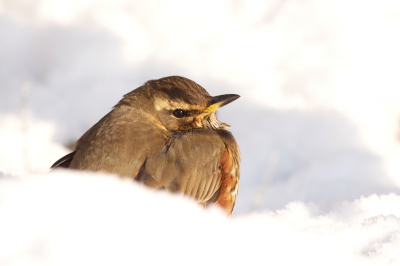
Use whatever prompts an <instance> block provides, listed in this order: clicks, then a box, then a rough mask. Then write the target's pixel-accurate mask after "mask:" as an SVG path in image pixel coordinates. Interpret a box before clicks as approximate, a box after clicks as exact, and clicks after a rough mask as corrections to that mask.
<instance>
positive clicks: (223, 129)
mask: <svg viewBox="0 0 400 266" xmlns="http://www.w3.org/2000/svg"><path fill="white" fill-rule="evenodd" d="M237 98H239V96H238V95H233V94H229V95H220V96H215V97H211V96H210V95H209V94H208V93H207V91H206V90H204V88H202V87H201V86H200V85H198V84H196V83H195V82H193V81H192V80H189V79H186V78H183V77H179V76H172V77H166V78H162V79H158V80H150V81H148V82H146V83H145V84H144V85H143V86H141V87H139V88H137V89H135V90H133V91H131V92H130V93H128V94H126V95H125V96H124V98H123V99H122V100H121V101H119V103H118V104H117V105H116V106H115V107H114V108H113V110H112V111H111V112H109V113H108V114H107V115H105V116H104V117H103V118H102V119H100V121H99V122H97V123H96V124H95V125H94V126H93V127H91V128H90V129H89V130H88V131H87V132H86V133H85V134H83V136H82V137H80V138H79V139H78V141H77V142H76V145H75V151H74V152H72V153H70V154H68V155H66V156H64V157H63V158H61V159H59V160H58V161H57V162H55V163H54V164H53V165H52V166H51V168H58V167H63V168H70V169H78V170H89V171H100V172H106V173H115V174H118V175H120V176H126V177H131V178H133V179H135V180H137V181H138V182H141V183H143V184H145V185H146V186H149V187H152V188H155V189H166V190H169V191H171V192H179V193H183V194H185V195H188V196H190V197H192V198H194V199H195V200H197V201H198V202H199V203H201V204H203V205H204V206H206V205H210V204H213V203H217V204H219V205H220V206H222V207H223V208H224V209H225V210H226V211H227V212H228V214H229V215H230V214H231V213H232V210H233V207H234V205H235V201H236V197H237V193H238V187H239V176H240V168H239V161H240V152H239V147H238V145H237V143H236V141H235V139H234V137H233V136H232V134H231V132H230V131H229V130H228V127H229V126H228V125H227V124H225V123H222V122H220V121H219V120H218V119H217V117H216V114H215V111H216V110H217V109H218V108H220V107H222V106H224V105H226V104H228V103H230V102H232V101H234V100H236V99H237Z"/></svg>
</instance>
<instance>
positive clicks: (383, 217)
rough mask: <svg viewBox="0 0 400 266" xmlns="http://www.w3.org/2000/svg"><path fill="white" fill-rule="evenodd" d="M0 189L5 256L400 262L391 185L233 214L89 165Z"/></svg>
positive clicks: (68, 260)
mask: <svg viewBox="0 0 400 266" xmlns="http://www.w3.org/2000/svg"><path fill="white" fill-rule="evenodd" d="M0 195H1V198H0V218H1V219H0V239H1V240H0V264H1V265H88V264H89V265H110V264H112V265H132V264H140V265H159V264H160V263H161V264H167V265H169V264H171V265H172V264H173V265H205V264H206V265H220V264H224V265H225V264H230V265H243V264H247V265H266V264H272V265H293V264H297V263H300V262H301V263H302V264H306V265H338V264H341V265H384V264H389V265H398V263H399V262H400V261H399V258H400V256H399V254H400V230H399V229H400V218H398V216H399V215H400V211H399V208H398V206H399V204H400V196H397V195H394V194H390V195H386V196H380V197H378V196H376V195H372V196H370V197H368V198H361V199H359V200H356V201H354V202H348V203H345V204H342V205H341V206H340V207H339V208H337V209H336V210H335V211H334V212H331V213H328V214H326V215H315V214H313V206H310V205H306V204H304V203H302V202H292V203H290V204H288V205H287V206H286V208H285V209H282V210H279V211H276V212H264V213H254V214H252V215H247V216H243V217H238V218H233V219H231V220H229V219H227V218H226V217H225V215H224V213H223V212H222V211H221V210H220V209H219V208H212V209H209V210H203V209H202V208H201V207H200V206H199V205H197V204H196V203H194V202H192V201H191V200H189V199H188V198H185V197H183V196H175V195H171V194H169V193H166V192H155V191H151V190H148V189H146V188H144V187H142V186H140V185H138V184H135V183H134V182H132V180H130V179H121V178H119V177H116V176H106V175H101V174H93V173H82V172H72V171H58V172H52V173H51V174H47V175H37V176H23V177H19V178H15V177H9V176H7V175H4V176H2V177H1V178H0ZM371 204H372V206H373V207H372V208H371ZM382 211H383V214H382ZM349 214H350V215H349Z"/></svg>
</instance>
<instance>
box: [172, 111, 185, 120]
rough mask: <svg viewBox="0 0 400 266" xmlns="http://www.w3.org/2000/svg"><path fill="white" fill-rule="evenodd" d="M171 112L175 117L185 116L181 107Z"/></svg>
mask: <svg viewBox="0 0 400 266" xmlns="http://www.w3.org/2000/svg"><path fill="white" fill-rule="evenodd" d="M172 114H173V115H174V116H175V117H176V118H182V117H184V116H185V114H186V113H185V111H184V110H182V109H175V110H174V111H173V112H172Z"/></svg>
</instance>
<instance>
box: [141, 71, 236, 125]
mask: <svg viewBox="0 0 400 266" xmlns="http://www.w3.org/2000/svg"><path fill="white" fill-rule="evenodd" d="M145 86H146V87H147V88H148V89H149V90H151V98H152V103H153V105H154V110H155V116H156V117H157V118H158V120H159V121H160V122H161V123H162V124H163V126H164V127H165V128H167V129H168V130H169V131H182V130H188V129H193V128H211V129H216V128H221V127H228V125H227V124H225V123H222V122H221V121H219V120H218V119H217V116H216V114H215V112H216V111H217V110H218V109H219V108H221V107H222V106H224V105H227V104H228V103H230V102H232V101H234V100H236V99H238V98H239V97H240V96H239V95H236V94H226V95H219V96H215V97H211V96H210V94H208V92H207V91H206V90H205V89H204V88H203V87H201V86H200V85H198V84H197V83H195V82H194V81H192V80H190V79H187V78H183V77H179V76H172V77H166V78H161V79H158V80H150V81H148V82H147V83H146V84H145Z"/></svg>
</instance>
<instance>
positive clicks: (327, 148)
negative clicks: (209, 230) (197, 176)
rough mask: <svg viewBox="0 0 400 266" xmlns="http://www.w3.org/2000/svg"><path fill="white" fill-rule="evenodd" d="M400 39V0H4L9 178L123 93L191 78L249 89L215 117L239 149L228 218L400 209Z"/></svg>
mask: <svg viewBox="0 0 400 266" xmlns="http://www.w3.org/2000/svg"><path fill="white" fill-rule="evenodd" d="M399 47H400V1H394V0H380V1H378V0H375V1H372V0H369V1H359V0H347V1H341V0H324V1H318V0H269V1H266V0H264V1H256V0H246V1H244V0H231V1H228V0H226V1H216V0H213V1H184V0H182V1H148V0H147V1H128V0H114V1H106V0H103V1H99V0H97V1H94V0H93V1H91V0H79V1H78V0H76V1H72V0H71V1H58V0H37V1H31V0H20V1H15V0H0V150H1V151H2V152H1V153H0V177H1V176H3V177H5V176H8V177H10V176H22V175H26V174H40V173H46V172H47V171H48V168H49V166H50V165H51V164H52V163H53V162H54V161H56V160H57V159H58V158H60V157H61V156H63V155H65V154H66V153H68V149H67V148H66V146H68V145H70V144H71V143H73V142H75V141H76V140H77V138H79V137H80V136H81V135H82V134H83V133H84V132H85V131H86V130H87V129H88V128H90V127H91V126H92V125H93V124H94V123H96V122H97V121H98V120H99V119H100V118H101V117H102V116H104V115H105V114H106V113H107V112H109V110H110V109H111V108H112V106H113V105H115V104H116V103H117V102H118V100H119V99H121V97H122V95H123V94H125V93H127V92H129V91H131V90H133V89H135V88H137V87H138V86H140V85H142V84H143V83H144V82H145V81H147V80H149V79H157V78H161V77H164V76H169V75H181V76H184V77H187V78H190V79H192V80H194V81H195V82H197V83H199V84H200V85H202V86H203V87H204V88H205V89H206V90H207V91H208V92H209V93H210V94H211V95H218V94H228V93H236V94H239V95H241V98H240V99H239V100H237V101H235V102H234V103H232V104H230V105H228V106H226V107H224V108H223V109H222V110H220V111H219V114H218V115H219V117H220V120H222V121H224V122H227V123H228V124H230V125H231V126H232V128H231V130H232V132H233V134H234V136H235V137H236V139H237V141H238V143H239V146H240V148H241V152H242V164H241V168H242V171H241V173H242V174H241V183H240V191H239V198H238V200H237V203H236V208H235V211H234V217H235V216H236V217H237V216H240V215H243V216H244V215H245V214H248V213H250V212H252V211H261V212H266V211H277V214H276V215H277V216H279V217H281V216H282V217H283V218H282V219H283V220H285V219H286V221H292V219H294V218H293V217H297V216H298V215H300V217H303V216H301V213H302V211H301V210H304V209H306V210H307V211H306V213H308V214H307V215H311V217H314V216H315V217H317V216H318V215H327V214H329V215H330V216H329V217H336V218H335V219H337V221H338V222H339V223H340V221H342V220H349V221H350V220H351V221H353V220H354V221H355V219H356V217H364V218H365V219H366V217H369V218H371V217H375V215H390V214H395V213H394V210H395V209H396V207H395V206H397V207H398V204H397V202H398V200H399V199H398V196H396V194H397V195H399V193H400V141H399V121H400V48H399ZM389 193H395V194H389ZM374 194H378V195H380V194H385V195H383V196H381V197H378V196H376V195H374ZM293 201H295V202H297V203H293ZM290 202H292V203H290ZM289 203H290V204H289ZM287 204H289V205H287ZM385 204H386V205H385ZM285 206H286V212H285V211H283V212H282V209H284V208H285ZM296 206H297V207H296ZM384 206H386V207H384ZM388 206H389V207H388ZM279 210H281V211H279ZM299 210H300V211H299ZM380 210H382V212H381V211H380ZM383 210H385V211H384V212H385V213H383ZM299 213H300V214H299ZM360 213H364V215H365V216H358V215H360ZM307 215H306V216H307ZM307 217H308V216H307ZM338 217H339V218H338ZM395 217H396V218H395V219H399V218H398V216H395ZM303 218H304V217H303ZM364 218H363V219H364ZM357 219H359V218H357ZM371 219H372V218H371ZM382 219H383V218H382ZM393 219H394V218H393ZM307 221H308V224H309V225H314V224H315V223H317V222H316V220H312V221H311V220H307ZM319 221H320V220H319ZM357 221H359V222H361V221H362V219H361V218H360V220H357ZM374 221H378V220H374ZM385 221H386V220H385ZM391 221H392V220H391ZM396 221H397V220H396ZM376 223H377V226H378V227H379V225H380V222H379V221H378V222H376ZM382 223H384V222H382ZM391 223H392V222H391ZM384 224H385V223H384ZM394 224H396V226H397V227H396V226H395V228H397V229H396V230H397V231H396V230H394V229H393V230H392V229H391V230H392V231H391V232H397V233H396V236H397V238H396V239H400V237H399V236H400V233H399V231H398V230H399V228H400V220H399V221H397V222H395V223H394ZM385 225H387V224H385ZM335 226H336V225H335ZM335 226H333V227H335ZM389 227H390V226H389ZM389 227H388V228H389ZM335 228H336V227H335ZM335 230H336V229H335ZM365 230H369V229H365ZM332 232H333V231H332ZM335 232H337V231H335ZM334 234H335V233H332V235H334ZM342 234H343V235H347V234H348V232H347V231H342ZM365 234H366V235H368V233H365ZM350 235H351V234H350ZM369 236H371V237H372V235H369ZM355 237H356V236H355ZM373 237H375V235H374V236H373ZM387 237H388V236H387V235H386V239H389V238H387ZM382 239H383V238H382ZM391 239H393V235H392V238H391ZM368 241H369V240H368ZM382 241H383V240H382ZM393 241H394V240H393ZM389 242H390V241H389ZM360 243H361V242H360ZM362 243H364V242H362ZM368 243H370V244H371V243H372V242H368ZM385 243H386V242H385ZM390 243H392V244H393V243H395V244H396V245H397V246H396V247H398V246H399V245H400V242H399V241H398V240H397V242H396V241H395V242H390ZM364 244H365V243H364ZM364 244H360V246H361V245H364ZM370 247H371V249H372V247H375V248H376V246H373V245H372V244H371V246H370ZM392 248H393V246H392ZM376 250H378V249H376ZM376 250H375V251H376ZM382 250H384V249H380V252H381V253H382V252H383V251H382ZM387 250H389V249H386V251H387ZM390 250H392V251H393V250H394V249H390ZM392 251H390V252H392ZM357 252H361V253H362V254H364V255H371V254H372V255H371V256H378V255H379V254H381V253H379V252H378V251H376V252H377V253H373V252H372V251H371V252H372V253H371V252H370V250H369V249H363V250H361V251H360V250H358V249H357ZM368 252H370V253H368ZM390 252H389V251H387V252H386V253H384V252H383V253H384V254H386V255H385V256H386V257H384V258H385V259H384V261H385V262H390V261H392V262H393V260H390V258H393V256H394V255H393V254H394V253H393V252H392V253H390ZM383 253H382V254H383ZM389 253H390V254H392V255H390V256H389V255H388V254H389ZM396 254H398V253H396ZM397 262H398V260H397ZM394 263H396V262H394Z"/></svg>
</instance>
